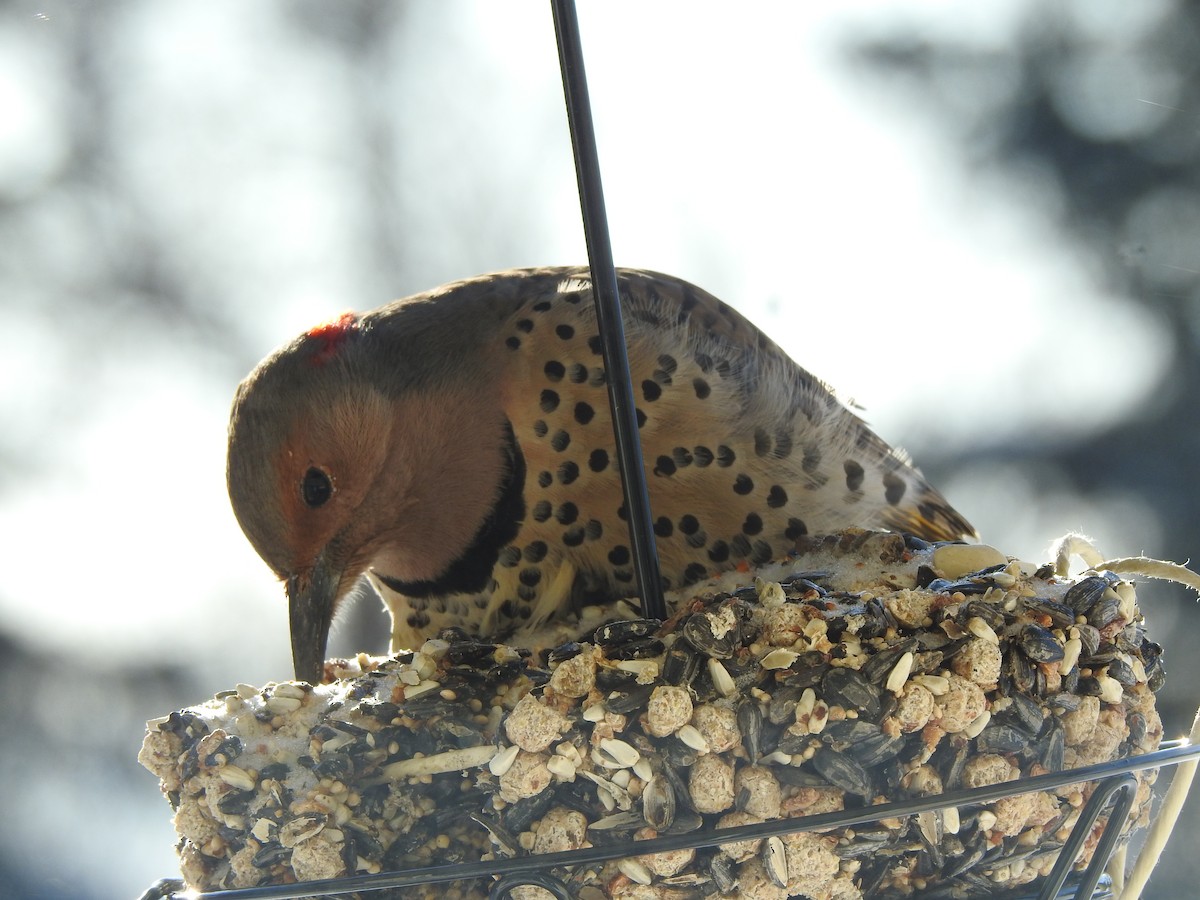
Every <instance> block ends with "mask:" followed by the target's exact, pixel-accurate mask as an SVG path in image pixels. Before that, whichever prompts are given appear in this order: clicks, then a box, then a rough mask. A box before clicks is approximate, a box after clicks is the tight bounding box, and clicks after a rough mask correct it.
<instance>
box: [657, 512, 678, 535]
mask: <svg viewBox="0 0 1200 900" xmlns="http://www.w3.org/2000/svg"><path fill="white" fill-rule="evenodd" d="M674 532H675V526H674V525H672V524H671V520H670V519H668V518H667V517H666V516H659V517H658V518H657V519H655V520H654V533H655V534H656V535H658V536H659V537H663V538H665V537H670V536H671V535H672V534H673V533H674Z"/></svg>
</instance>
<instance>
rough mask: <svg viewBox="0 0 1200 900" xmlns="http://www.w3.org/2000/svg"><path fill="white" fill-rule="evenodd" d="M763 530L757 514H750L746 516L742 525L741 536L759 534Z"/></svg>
mask: <svg viewBox="0 0 1200 900" xmlns="http://www.w3.org/2000/svg"><path fill="white" fill-rule="evenodd" d="M762 530H763V520H762V517H761V516H760V515H759V514H758V513H750V514H749V515H748V516H746V521H745V522H743V523H742V534H750V535H754V534H761V533H762Z"/></svg>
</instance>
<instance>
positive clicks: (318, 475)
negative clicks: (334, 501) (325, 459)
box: [300, 466, 333, 509]
mask: <svg viewBox="0 0 1200 900" xmlns="http://www.w3.org/2000/svg"><path fill="white" fill-rule="evenodd" d="M300 494H301V496H302V497H304V503H305V504H306V505H307V506H309V507H310V508H312V509H316V508H317V507H318V506H322V505H324V504H325V503H326V502H327V501H328V500H329V498H330V497H332V496H333V482H332V481H330V480H329V476H328V475H327V474H326V473H325V472H324V471H323V470H321V469H318V468H317V467H316V466H313V467H312V468H311V469H309V470H308V471H307V472H305V473H304V480H303V481H301V482H300Z"/></svg>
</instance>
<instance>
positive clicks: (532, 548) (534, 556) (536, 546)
mask: <svg viewBox="0 0 1200 900" xmlns="http://www.w3.org/2000/svg"><path fill="white" fill-rule="evenodd" d="M549 549H550V548H549V547H547V546H546V542H545V541H530V543H529V544H528V545H527V546H526V547H525V552H524V554H523V555H524V557H525V559H526V561H527V562H531V563H537V562H541V561H542V560H543V559H545V558H546V552H547V551H548V550H549Z"/></svg>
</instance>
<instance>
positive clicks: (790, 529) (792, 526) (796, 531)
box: [783, 518, 808, 541]
mask: <svg viewBox="0 0 1200 900" xmlns="http://www.w3.org/2000/svg"><path fill="white" fill-rule="evenodd" d="M806 534H808V526H807V525H805V524H804V520H803V519H796V518H791V519H788V524H787V531H785V532H784V533H783V535H784V537H786V538H787V539H788V540H789V541H795V540H799V539H800V538H802V537H804V535H806Z"/></svg>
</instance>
